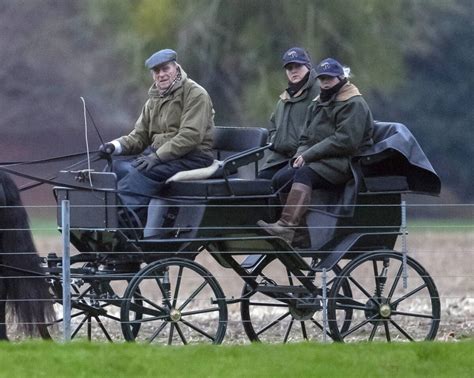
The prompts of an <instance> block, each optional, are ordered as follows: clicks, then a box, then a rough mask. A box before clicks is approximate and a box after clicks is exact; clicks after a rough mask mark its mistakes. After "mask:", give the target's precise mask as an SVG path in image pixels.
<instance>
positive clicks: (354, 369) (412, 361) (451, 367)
mask: <svg viewBox="0 0 474 378" xmlns="http://www.w3.org/2000/svg"><path fill="white" fill-rule="evenodd" d="M473 350H474V342H473V341H472V340H470V341H463V342H458V343H417V344H412V343H410V344H408V343H407V344H374V343H372V344H364V343H362V344H327V345H323V344H313V343H302V344H295V345H242V346H186V347H154V346H148V345H137V344H95V343H71V344H54V343H46V342H25V343H20V344H13V343H12V344H8V343H2V344H0V366H1V369H0V376H1V377H162V376H170V377H316V376H327V377H416V376H420V377H421V376H429V377H472V376H474V364H473V362H472V355H473Z"/></svg>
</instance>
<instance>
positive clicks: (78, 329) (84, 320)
mask: <svg viewBox="0 0 474 378" xmlns="http://www.w3.org/2000/svg"><path fill="white" fill-rule="evenodd" d="M90 318H91V316H90V315H87V316H85V317H84V319H82V320H81V322H80V323H79V325H78V326H77V328H76V330H75V331H74V332H73V334H72V335H71V339H74V337H75V336H76V335H77V333H78V332H79V331H80V330H81V328H82V326H83V325H84V324H85V322H87V321H88V320H90Z"/></svg>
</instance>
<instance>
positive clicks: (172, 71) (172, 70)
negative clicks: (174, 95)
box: [151, 62, 178, 91]
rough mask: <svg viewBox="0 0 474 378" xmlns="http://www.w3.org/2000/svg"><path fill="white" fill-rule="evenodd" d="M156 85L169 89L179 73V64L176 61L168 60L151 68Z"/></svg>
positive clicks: (159, 87) (162, 88) (161, 88)
mask: <svg viewBox="0 0 474 378" xmlns="http://www.w3.org/2000/svg"><path fill="white" fill-rule="evenodd" d="M151 73H152V75H153V80H154V82H155V85H156V87H157V88H158V89H160V90H162V91H163V90H165V89H167V88H168V87H169V86H170V85H171V83H172V82H173V80H174V79H175V78H176V75H177V74H178V66H177V64H176V63H175V62H168V63H165V64H162V65H160V66H157V67H153V68H152V70H151Z"/></svg>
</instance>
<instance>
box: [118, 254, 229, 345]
mask: <svg viewBox="0 0 474 378" xmlns="http://www.w3.org/2000/svg"><path fill="white" fill-rule="evenodd" d="M137 292H140V293H141V294H140V295H136V293H137ZM132 293H135V297H131V298H130V296H131V294H132ZM129 298H130V299H129ZM137 299H139V300H140V302H139V303H137ZM121 320H122V332H123V335H124V337H125V339H126V340H128V341H134V340H135V341H145V342H149V343H161V344H168V345H171V344H194V343H206V342H207V343H213V344H220V343H221V342H222V340H223V339H224V335H225V331H226V328H227V304H226V302H225V296H224V293H223V291H222V289H221V287H220V286H219V284H218V283H217V281H216V279H215V278H214V277H213V276H212V274H211V273H209V272H208V271H207V270H206V269H205V268H203V267H202V266H200V265H198V264H196V263H195V262H193V261H188V260H184V259H180V258H172V259H166V260H162V261H156V262H154V263H152V264H149V265H147V266H146V267H145V268H143V269H142V270H141V271H140V272H138V273H137V274H136V275H135V277H134V278H133V279H132V281H131V282H130V285H129V286H128V287H127V290H126V291H125V294H124V300H123V303H122V308H121ZM137 324H140V330H139V332H138V333H137V334H134V332H133V327H135V326H136V325H137Z"/></svg>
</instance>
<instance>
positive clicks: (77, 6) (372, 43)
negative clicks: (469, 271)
mask: <svg viewBox="0 0 474 378" xmlns="http://www.w3.org/2000/svg"><path fill="white" fill-rule="evenodd" d="M473 8H474V3H473V2H472V1H471V0H443V1H440V0H395V1H381V0H292V1H287V0H258V1H256V0H120V1H115V0H86V1H82V2H75V1H60V0H29V1H26V0H18V1H13V0H7V1H5V2H2V4H1V5H0V48H1V49H2V54H1V56H0V59H1V63H2V72H1V73H0V88H1V90H0V125H1V128H2V134H3V135H4V136H5V138H4V140H3V142H0V143H1V145H0V147H1V148H2V159H1V160H11V159H13V158H14V157H16V158H22V159H27V158H28V157H29V156H31V157H33V156H34V157H39V156H41V157H43V156H50V155H51V139H50V137H49V136H50V135H51V134H52V133H54V134H56V135H57V136H58V137H59V138H60V139H61V140H63V141H64V143H63V144H58V145H57V146H55V150H56V152H57V153H61V152H68V151H81V150H83V149H84V148H83V146H84V144H83V142H78V141H82V140H83V139H84V137H83V133H84V130H83V119H82V108H81V103H80V101H79V96H85V97H86V99H87V101H88V104H89V106H90V107H91V110H92V113H93V115H94V118H95V121H96V123H97V124H98V126H99V127H100V129H101V132H102V133H103V134H104V138H106V139H107V138H113V137H116V136H118V135H121V134H123V133H126V132H128V131H129V130H130V129H131V127H132V126H133V123H134V121H135V119H136V117H137V115H138V114H139V111H140V108H141V106H142V104H143V102H144V100H145V99H146V92H147V88H148V86H149V85H150V76H149V73H148V72H146V70H145V69H144V66H143V61H144V60H145V59H146V58H147V57H148V56H149V55H150V54H151V53H153V52H154V51H156V50H158V49H160V48H165V47H171V48H174V49H176V50H177V52H178V57H179V62H180V63H181V64H182V66H183V67H184V69H185V70H186V71H187V72H188V74H189V75H190V76H191V77H192V78H193V79H195V80H196V81H198V82H199V83H200V84H202V85H203V86H204V87H206V88H207V89H208V91H209V93H210V94H211V97H212V98H213V101H214V105H215V108H216V112H217V113H216V123H217V124H221V125H222V124H233V125H255V126H265V125H266V124H267V120H268V118H269V115H270V113H271V111H272V109H273V106H274V105H275V102H276V98H277V96H278V94H279V93H280V92H281V91H282V90H283V89H284V88H285V86H286V80H285V77H284V72H283V70H282V68H281V55H282V54H283V52H284V51H285V50H286V49H288V48H289V47H291V46H295V45H299V46H304V47H306V48H307V49H308V50H309V52H310V53H311V55H312V57H313V60H314V63H315V64H316V63H317V62H318V61H319V60H321V59H323V58H325V57H327V56H332V57H335V58H337V59H339V60H340V61H342V62H343V63H344V64H346V65H348V66H350V67H351V68H352V72H353V74H354V77H353V79H352V80H353V81H354V83H355V84H356V85H357V86H358V87H359V88H360V89H361V91H362V92H363V93H364V95H365V96H366V98H367V99H368V101H369V103H370V105H371V107H372V110H373V113H374V116H375V118H376V119H379V120H386V121H398V122H402V123H405V124H406V125H407V126H408V127H409V128H410V129H411V130H412V131H413V133H414V134H415V136H417V138H418V140H419V142H420V144H421V145H422V146H423V148H424V150H425V152H426V153H427V155H428V156H429V158H430V160H431V161H432V163H433V165H434V166H435V169H436V170H437V171H438V173H439V174H440V175H441V176H442V179H443V183H444V184H445V186H444V193H445V196H446V195H447V196H448V197H450V198H451V199H452V200H454V201H472V199H473V198H474V191H473V189H472V187H471V183H472V182H473V181H474V180H473V179H474V170H473V169H472V164H470V163H471V161H472V159H473V158H474V146H473V145H474V143H473V142H474V138H473V136H474V134H473V131H472V126H471V122H472V120H473V110H472V108H473V107H472V100H471V98H472V96H470V93H469V92H468V91H469V88H472V86H473V84H474V83H473V75H472V72H474V66H473V65H474V63H473V62H474V59H473V58H474V57H473V52H472V51H473V50H472V47H471V45H472V40H473V33H472V31H473V19H474V9H473ZM93 143H98V142H97V141H94V142H93Z"/></svg>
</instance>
